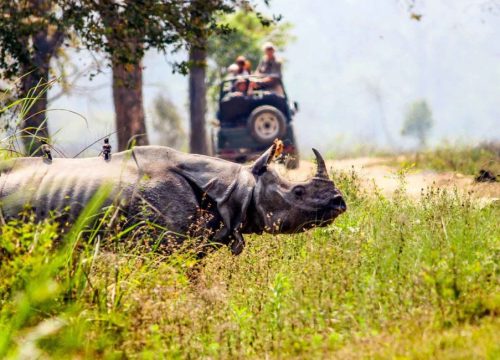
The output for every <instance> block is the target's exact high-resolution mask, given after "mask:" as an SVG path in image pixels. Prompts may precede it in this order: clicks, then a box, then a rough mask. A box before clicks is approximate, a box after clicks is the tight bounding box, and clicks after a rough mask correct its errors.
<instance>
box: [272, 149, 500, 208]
mask: <svg viewBox="0 0 500 360" xmlns="http://www.w3.org/2000/svg"><path fill="white" fill-rule="evenodd" d="M326 166H327V168H328V169H329V170H330V173H334V171H351V170H354V171H355V172H356V173H357V174H358V176H359V178H360V179H361V182H362V185H363V186H364V187H365V189H367V190H373V191H375V186H376V187H377V188H378V189H379V191H380V192H381V193H382V194H384V195H386V196H391V195H392V194H394V191H395V190H397V189H398V188H400V186H401V179H400V176H399V175H398V168H396V167H394V166H391V164H390V160H389V159H387V158H373V157H362V158H355V159H342V160H328V161H326ZM315 167H316V165H315V164H314V163H313V162H311V161H305V160H304V161H300V166H299V168H298V169H295V170H285V169H284V168H283V167H280V168H279V170H278V171H279V172H280V173H281V174H284V175H285V176H286V177H288V178H290V179H293V180H298V181H301V180H306V179H307V178H308V177H311V176H312V175H313V174H314V171H315ZM405 181H406V185H405V188H406V192H407V194H408V195H409V196H411V197H413V198H418V197H419V196H420V194H421V193H422V189H423V190H424V191H425V190H426V189H427V188H430V187H434V188H441V189H449V190H454V189H455V188H456V189H458V190H459V191H462V192H466V193H470V194H471V195H472V196H473V197H474V198H477V199H479V200H482V201H487V202H490V201H498V200H499V199H500V183H499V182H496V183H477V182H475V181H474V177H473V176H469V175H463V174H459V173H454V172H437V171H433V170H421V169H410V170H408V171H407V172H406V173H405Z"/></svg>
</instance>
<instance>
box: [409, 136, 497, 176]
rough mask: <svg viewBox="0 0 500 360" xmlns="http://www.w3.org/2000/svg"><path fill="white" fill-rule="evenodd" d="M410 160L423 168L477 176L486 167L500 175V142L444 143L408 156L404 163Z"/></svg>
mask: <svg viewBox="0 0 500 360" xmlns="http://www.w3.org/2000/svg"><path fill="white" fill-rule="evenodd" d="M408 162H411V163H412V164H414V165H415V166H416V167H418V168H421V169H433V170H437V171H454V172H459V173H462V174H466V175H475V176H477V175H478V174H479V170H481V169H485V170H490V171H492V172H493V174H495V175H499V174H500V144H498V143H483V144H481V145H477V146H470V145H467V146H466V145H461V146H452V145H443V146H440V147H437V148H435V149H431V150H425V151H421V152H419V153H416V154H414V155H412V156H407V157H406V160H405V161H404V163H408ZM403 165H404V164H403Z"/></svg>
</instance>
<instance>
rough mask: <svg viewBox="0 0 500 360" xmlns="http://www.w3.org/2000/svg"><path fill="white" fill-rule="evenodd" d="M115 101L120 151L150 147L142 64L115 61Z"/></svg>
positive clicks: (113, 62)
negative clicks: (131, 146) (143, 91)
mask: <svg viewBox="0 0 500 360" xmlns="http://www.w3.org/2000/svg"><path fill="white" fill-rule="evenodd" d="M112 67H113V101H114V105H115V124H116V131H117V137H118V150H119V151H122V150H126V149H127V148H128V147H129V146H130V145H132V144H135V145H148V143H149V142H148V137H147V133H146V122H145V119H144V107H143V101H142V63H141V62H139V63H137V64H123V63H122V62H120V61H118V60H116V59H114V60H113V61H112Z"/></svg>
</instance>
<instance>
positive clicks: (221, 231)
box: [0, 146, 346, 255]
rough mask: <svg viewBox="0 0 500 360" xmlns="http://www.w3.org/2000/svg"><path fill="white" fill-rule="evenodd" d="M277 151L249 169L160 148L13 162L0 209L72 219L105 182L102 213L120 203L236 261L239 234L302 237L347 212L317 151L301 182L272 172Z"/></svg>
mask: <svg viewBox="0 0 500 360" xmlns="http://www.w3.org/2000/svg"><path fill="white" fill-rule="evenodd" d="M274 151H275V147H274V146H271V147H270V148H269V149H268V150H267V151H265V152H264V153H263V154H262V155H261V156H260V157H259V158H258V159H257V160H255V162H253V163H252V164H250V165H241V164H236V163H232V162H229V161H225V160H222V159H218V158H214V157H209V156H203V155H195V154H186V153H182V152H179V151H176V150H174V149H171V148H168V147H162V146H139V147H135V148H133V149H131V150H127V151H124V152H120V153H116V154H113V155H112V156H111V158H110V159H109V160H107V161H106V160H104V159H103V158H102V157H93V158H79V159H66V158H54V159H53V160H51V161H49V160H48V159H45V160H42V159H41V158H15V159H11V160H9V161H7V162H3V163H2V165H1V166H0V204H1V210H2V214H3V216H5V217H15V216H17V214H19V212H20V211H21V210H22V209H23V208H24V207H25V206H26V205H27V204H29V206H30V207H31V208H32V209H33V211H34V213H35V214H36V216H37V218H38V219H43V218H46V217H48V216H49V215H51V214H54V213H57V212H62V211H66V212H67V214H68V216H71V217H72V218H75V217H76V216H77V215H78V214H79V213H80V212H81V210H82V209H83V207H84V206H85V204H86V203H88V202H89V200H90V199H91V198H92V196H93V194H95V193H96V191H97V190H98V189H99V187H100V186H102V185H103V184H106V183H107V184H111V187H112V191H111V193H110V195H109V199H108V200H107V201H106V202H105V203H104V204H103V207H105V206H109V205H111V204H118V206H119V207H120V208H121V210H122V211H123V212H124V213H125V214H126V216H127V217H129V218H131V219H138V218H141V216H148V218H149V219H150V220H153V221H155V222H156V223H157V224H159V225H161V226H163V227H165V228H166V229H168V231H171V233H172V234H178V235H179V236H197V235H199V232H197V231H199V230H200V229H201V230H203V231H204V234H205V235H206V234H207V230H208V234H209V235H208V239H209V240H210V241H211V242H213V243H218V244H226V245H228V246H229V247H230V249H231V251H232V253H233V254H235V255H237V254H239V253H240V252H241V251H242V250H243V248H244V246H245V242H244V239H243V235H242V234H245V233H259V234H260V233H263V232H274V233H296V232H301V231H305V230H306V229H309V228H311V227H314V226H326V225H327V224H329V223H331V222H332V221H333V220H334V219H335V218H336V217H337V216H338V215H340V214H341V213H343V212H344V211H346V203H345V201H344V199H343V196H342V194H341V192H340V191H339V190H338V189H337V188H336V187H335V185H334V183H333V181H332V180H331V179H330V178H329V176H328V173H327V169H326V166H325V162H324V160H323V158H322V157H321V155H320V153H319V152H318V151H316V150H315V149H313V151H314V153H315V155H316V160H317V171H316V174H315V175H314V177H312V179H310V180H309V181H307V182H297V183H293V182H289V181H287V180H286V179H284V178H283V177H281V176H280V175H279V174H278V173H277V172H276V171H275V170H274V169H273V167H272V166H271V161H272V159H273V156H274V155H275V154H274ZM145 208H147V210H148V211H145ZM144 214H147V215H144ZM200 214H203V215H200ZM207 215H208V216H207ZM195 223H198V225H197V226H193V224H195ZM196 229H198V230H196ZM181 241H182V240H181Z"/></svg>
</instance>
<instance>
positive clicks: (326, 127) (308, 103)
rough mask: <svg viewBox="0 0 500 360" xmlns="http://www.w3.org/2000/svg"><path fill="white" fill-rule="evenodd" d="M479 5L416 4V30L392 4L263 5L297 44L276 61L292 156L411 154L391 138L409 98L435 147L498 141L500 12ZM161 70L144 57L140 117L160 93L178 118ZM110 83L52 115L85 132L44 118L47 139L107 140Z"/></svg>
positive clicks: (178, 85) (161, 61) (178, 96)
mask: <svg viewBox="0 0 500 360" xmlns="http://www.w3.org/2000/svg"><path fill="white" fill-rule="evenodd" d="M495 1H497V0H492V2H495ZM488 2H489V0H420V1H418V0H417V8H416V10H415V11H417V12H418V13H421V14H422V15H423V17H422V19H421V21H420V22H418V21H415V20H412V19H410V16H409V13H408V9H407V8H406V7H405V6H404V5H402V3H403V1H398V0H371V1H366V0H307V1H306V0H297V1H290V0H272V1H271V7H270V9H269V12H272V13H277V14H282V15H283V19H284V20H285V21H289V22H291V23H293V25H294V29H293V34H294V36H295V37H296V41H295V42H294V43H292V44H290V45H289V47H288V49H287V51H286V52H285V53H284V54H281V55H282V56H283V58H284V59H285V61H286V63H285V67H284V79H285V83H286V86H287V90H288V93H289V95H290V96H291V97H292V98H293V99H294V100H297V101H298V102H299V104H300V107H301V111H300V113H299V114H298V116H297V118H296V120H295V128H296V133H297V134H298V142H299V144H300V146H301V147H302V148H305V147H310V146H311V145H314V146H316V147H318V148H320V149H322V150H328V149H343V148H347V147H350V146H356V145H359V144H366V143H376V144H379V145H381V146H396V147H401V146H403V147H404V146H411V145H412V143H411V141H409V140H408V139H406V138H403V137H401V135H400V129H401V125H402V122H403V119H404V113H405V111H406V109H407V106H408V104H410V103H411V102H413V101H415V100H418V99H425V100H427V102H428V103H429V105H430V107H431V109H432V111H433V114H434V119H435V127H434V130H433V133H432V140H433V143H438V142H439V141H442V140H443V139H449V140H456V139H459V140H461V141H477V140H480V139H497V140H498V139H500V130H499V129H500V41H499V39H500V13H497V14H495V13H493V14H492V13H490V12H488V11H486V10H485V7H484V6H483V5H484V4H485V3H488ZM266 11H267V10H266ZM73 58H74V59H75V61H77V63H78V64H79V66H80V67H81V68H83V67H84V66H85V64H88V63H89V62H90V57H89V55H88V54H85V53H80V54H75V55H74V56H73ZM167 60H168V57H165V56H164V55H159V54H155V53H150V54H148V55H147V56H146V59H145V62H144V65H145V71H144V80H145V89H144V97H145V105H146V113H147V114H148V111H149V109H151V103H152V100H153V99H154V97H155V96H156V95H157V94H158V93H161V92H164V93H165V92H166V93H167V94H168V95H169V96H170V97H172V98H173V99H174V101H175V102H176V104H177V105H178V106H179V109H180V110H181V112H182V113H183V115H184V116H185V117H186V118H187V109H186V103H187V78H185V77H183V76H181V75H172V74H171V67H170V65H169V64H168V61H167ZM110 80H111V78H110V71H109V69H107V68H104V72H103V73H102V74H101V75H99V76H97V77H96V78H94V79H93V80H92V81H91V82H90V81H89V80H88V79H87V78H85V77H84V78H82V80H81V81H80V82H79V84H78V85H79V89H80V90H81V89H83V91H78V92H77V93H75V94H73V95H71V96H64V97H61V98H59V99H58V100H56V101H55V102H54V103H53V104H52V106H51V107H52V108H60V109H69V110H72V111H76V112H78V113H80V114H81V115H83V116H84V117H85V118H87V120H88V124H89V127H88V128H87V126H86V124H85V122H84V121H82V120H81V119H79V118H78V117H77V116H75V115H72V114H70V113H68V112H62V111H53V112H50V126H51V130H52V131H53V132H54V131H56V130H59V129H60V133H58V134H57V135H56V139H59V141H60V142H71V143H78V144H82V143H84V142H88V141H90V140H92V139H97V138H98V137H100V136H102V135H104V134H105V133H107V132H110V131H112V130H113V103H112V96H111V86H110ZM88 87H91V89H87V88H88ZM56 92H57V89H54V90H53V92H52V93H56ZM212 117H213V114H209V116H208V118H209V119H210V118H212ZM150 137H151V138H152V140H153V142H154V141H155V140H156V139H158V137H157V134H153V133H151V134H150Z"/></svg>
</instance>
